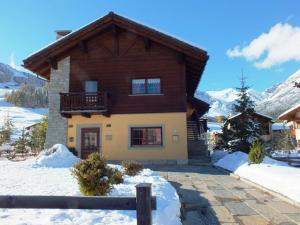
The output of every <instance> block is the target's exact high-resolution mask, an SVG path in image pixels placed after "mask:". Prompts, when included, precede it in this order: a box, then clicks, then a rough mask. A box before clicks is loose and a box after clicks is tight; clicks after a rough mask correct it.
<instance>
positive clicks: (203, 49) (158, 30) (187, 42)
mask: <svg viewBox="0 0 300 225" xmlns="http://www.w3.org/2000/svg"><path fill="white" fill-rule="evenodd" d="M110 13H113V14H115V13H114V12H110ZM110 13H109V14H110ZM107 15H108V14H107ZM115 15H118V16H121V17H124V18H126V19H128V20H131V21H134V22H135V23H138V24H139V25H142V26H145V27H147V28H150V29H153V30H155V31H157V32H160V33H162V34H164V35H167V36H169V37H171V38H174V39H177V40H178V41H181V42H184V43H186V44H189V45H191V46H193V47H196V48H198V49H200V50H202V51H206V52H207V49H206V48H204V47H203V46H200V45H198V44H195V43H192V42H191V41H185V40H184V39H182V38H179V37H177V36H175V35H173V34H171V33H169V32H165V31H163V30H161V29H157V28H156V27H154V26H152V25H147V24H146V23H142V22H140V21H138V20H136V19H132V18H130V17H127V16H125V15H122V14H119V13H118V14H115ZM105 16H106V15H105ZM103 17H104V16H103ZM103 17H100V18H97V19H95V20H93V21H91V22H89V23H87V24H85V25H83V26H81V27H79V28H78V29H76V30H74V31H72V32H70V33H69V34H67V35H65V36H63V37H61V38H59V39H57V40H55V41H53V42H51V43H50V44H47V45H45V46H44V47H42V48H40V49H39V50H37V51H35V52H33V53H31V54H29V55H28V56H27V57H26V59H27V58H29V57H31V56H33V55H35V54H37V53H38V52H40V51H42V50H44V49H46V48H48V47H50V46H51V45H54V44H56V43H58V42H60V41H62V40H64V39H66V38H68V37H69V36H71V35H74V34H75V33H77V32H79V31H81V30H82V29H84V28H85V27H88V26H89V25H91V24H93V23H96V22H98V20H100V19H102V18H103Z"/></svg>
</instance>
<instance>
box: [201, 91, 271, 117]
mask: <svg viewBox="0 0 300 225" xmlns="http://www.w3.org/2000/svg"><path fill="white" fill-rule="evenodd" d="M237 94H238V91H237V90H235V89H234V88H228V89H224V90H221V91H207V92H202V91H198V92H196V97H197V98H199V99H201V100H204V101H206V102H208V103H210V110H209V112H208V116H210V117H216V116H219V115H223V116H229V115H230V114H231V113H233V105H234V103H235V100H236V99H237ZM249 95H250V96H251V98H252V99H253V101H254V102H255V103H256V104H258V103H259V102H260V101H262V100H263V99H264V98H265V97H266V94H265V93H259V92H257V91H255V90H253V89H250V90H249Z"/></svg>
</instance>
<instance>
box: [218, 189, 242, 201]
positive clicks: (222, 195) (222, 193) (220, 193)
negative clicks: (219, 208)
mask: <svg viewBox="0 0 300 225" xmlns="http://www.w3.org/2000/svg"><path fill="white" fill-rule="evenodd" d="M213 192H214V193H215V195H216V197H217V198H232V199H237V200H238V197H237V196H235V195H234V194H233V193H232V192H231V191H228V190H225V189H215V190H213Z"/></svg>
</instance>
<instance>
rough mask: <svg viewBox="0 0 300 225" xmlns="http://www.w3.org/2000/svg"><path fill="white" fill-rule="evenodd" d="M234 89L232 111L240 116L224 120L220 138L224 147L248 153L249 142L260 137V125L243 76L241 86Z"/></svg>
mask: <svg viewBox="0 0 300 225" xmlns="http://www.w3.org/2000/svg"><path fill="white" fill-rule="evenodd" d="M236 89H237V90H238V92H239V93H238V99H237V100H236V103H235V104H234V111H235V113H236V114H240V116H237V117H236V118H232V119H231V120H230V121H226V123H225V124H224V127H223V134H222V139H223V142H224V147H227V148H230V149H233V150H239V151H244V152H247V153H248V152H249V149H250V146H251V143H252V142H253V141H255V140H257V139H259V137H260V134H261V125H260V123H259V122H257V121H255V119H254V113H255V110H254V107H255V105H254V102H253V101H252V100H251V98H250V96H249V94H248V90H249V87H248V86H246V84H245V79H244V77H242V78H241V87H239V88H236Z"/></svg>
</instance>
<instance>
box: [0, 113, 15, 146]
mask: <svg viewBox="0 0 300 225" xmlns="http://www.w3.org/2000/svg"><path fill="white" fill-rule="evenodd" d="M13 128H14V124H13V120H12V119H11V118H10V116H9V114H7V115H6V116H5V118H4V124H3V126H2V127H1V128H0V145H1V144H3V143H10V141H11V135H12V132H13Z"/></svg>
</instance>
